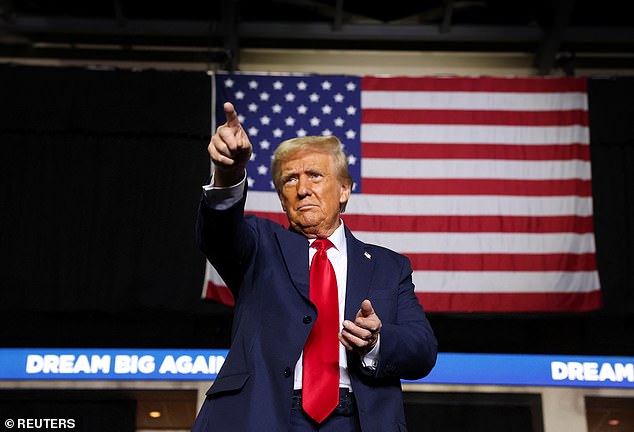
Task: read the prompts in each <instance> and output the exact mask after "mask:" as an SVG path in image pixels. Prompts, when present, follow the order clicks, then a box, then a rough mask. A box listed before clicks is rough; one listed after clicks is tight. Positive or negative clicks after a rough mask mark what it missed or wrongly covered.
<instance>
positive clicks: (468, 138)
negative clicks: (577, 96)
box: [361, 123, 590, 145]
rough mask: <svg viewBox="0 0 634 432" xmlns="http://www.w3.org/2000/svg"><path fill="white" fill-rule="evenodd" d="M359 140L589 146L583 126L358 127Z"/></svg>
mask: <svg viewBox="0 0 634 432" xmlns="http://www.w3.org/2000/svg"><path fill="white" fill-rule="evenodd" d="M361 141H363V142H372V143H384V142H387V143H398V144H416V143H432V144H433V143H449V144H505V145H545V144H576V143H581V144H588V143H589V142H590V136H589V132H588V128H587V127H586V126H580V125H571V126H480V125H427V124H380V123H379V124H377V123H364V124H362V125H361Z"/></svg>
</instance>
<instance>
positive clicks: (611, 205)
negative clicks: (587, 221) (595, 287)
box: [588, 77, 634, 316]
mask: <svg viewBox="0 0 634 432" xmlns="http://www.w3.org/2000/svg"><path fill="white" fill-rule="evenodd" d="M588 99H589V105H590V110H589V114H590V142H591V146H590V151H591V160H592V188H593V193H592V196H593V203H594V228H595V238H596V243H597V265H598V268H599V277H600V279H601V287H602V291H603V300H604V309H605V311H607V312H609V313H611V314H616V315H619V316H622V315H630V316H632V315H634V77H621V78H595V79H591V80H589V88H588Z"/></svg>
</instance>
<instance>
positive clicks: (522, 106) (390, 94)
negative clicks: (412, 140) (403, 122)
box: [361, 90, 588, 111]
mask: <svg viewBox="0 0 634 432" xmlns="http://www.w3.org/2000/svg"><path fill="white" fill-rule="evenodd" d="M361 106H362V107H363V109H368V108H378V109H430V110H469V111H473V110H495V111H562V110H587V109H588V102H587V98H586V94H585V93H510V92H509V93H497V92H492V93H482V92H450V91H442V92H440V91H437V92H425V91H371V90H366V91H363V92H361Z"/></svg>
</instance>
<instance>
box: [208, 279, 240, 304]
mask: <svg viewBox="0 0 634 432" xmlns="http://www.w3.org/2000/svg"><path fill="white" fill-rule="evenodd" d="M204 298H205V300H212V301H216V302H218V303H220V304H224V305H227V306H235V305H236V301H235V299H234V297H233V293H232V292H231V290H230V289H229V288H228V287H226V286H225V285H218V284H215V283H213V282H211V281H207V287H206V289H205V296H204Z"/></svg>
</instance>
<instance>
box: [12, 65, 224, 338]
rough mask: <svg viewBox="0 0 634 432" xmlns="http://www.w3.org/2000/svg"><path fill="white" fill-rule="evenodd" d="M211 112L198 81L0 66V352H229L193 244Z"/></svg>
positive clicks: (190, 76) (191, 76) (185, 76)
mask: <svg viewBox="0 0 634 432" xmlns="http://www.w3.org/2000/svg"><path fill="white" fill-rule="evenodd" d="M210 107H211V84H210V79H209V77H208V75H207V74H205V73H201V72H197V73H194V72H159V71H136V72H135V71H121V70H101V69H99V70H91V69H84V68H50V67H25V66H9V65H4V66H0V202H2V211H1V212H0V248H1V250H2V259H1V260H0V285H1V289H0V325H2V327H3V328H4V329H6V330H9V329H10V331H3V337H2V339H1V340H0V343H1V344H2V345H4V346H15V345H18V346H22V345H24V346H218V347H225V346H227V345H228V338H229V334H228V333H229V330H228V329H229V328H230V322H231V311H230V310H229V309H228V308H226V307H224V306H220V305H215V304H211V303H205V302H202V301H201V291H202V283H203V276H204V268H205V258H204V256H203V255H202V253H201V252H200V251H199V250H198V248H197V247H196V245H195V240H194V222H195V217H196V209H197V205H198V200H199V197H200V187H201V185H202V184H203V182H204V181H205V180H206V179H207V177H208V174H209V158H208V156H207V151H206V147H207V144H208V141H209V136H210V127H211V108H210ZM225 329H226V330H225Z"/></svg>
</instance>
